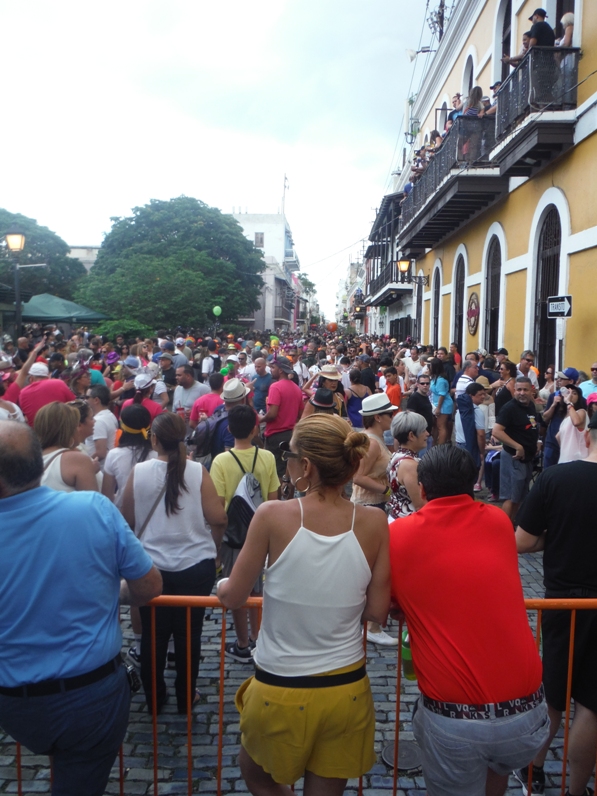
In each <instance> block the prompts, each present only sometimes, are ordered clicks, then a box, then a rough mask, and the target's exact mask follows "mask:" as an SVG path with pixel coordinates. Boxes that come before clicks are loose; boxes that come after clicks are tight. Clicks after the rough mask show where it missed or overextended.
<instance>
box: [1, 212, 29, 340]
mask: <svg viewBox="0 0 597 796" xmlns="http://www.w3.org/2000/svg"><path fill="white" fill-rule="evenodd" d="M4 239H5V240H6V246H7V247H8V250H9V252H10V253H11V254H12V255H13V257H12V267H13V269H14V281H15V337H16V339H17V340H18V338H19V337H20V336H21V325H22V319H21V282H20V275H19V264H18V262H17V259H16V256H15V255H16V254H17V253H18V252H22V251H23V249H24V248H25V234H24V232H23V230H22V229H21V228H20V227H17V226H11V227H10V229H8V230H7V231H6V232H5V234H4Z"/></svg>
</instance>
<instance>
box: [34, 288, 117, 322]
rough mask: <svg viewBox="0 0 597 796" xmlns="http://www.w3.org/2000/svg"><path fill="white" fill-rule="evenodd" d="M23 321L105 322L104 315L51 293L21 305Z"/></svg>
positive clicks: (41, 294) (105, 317)
mask: <svg viewBox="0 0 597 796" xmlns="http://www.w3.org/2000/svg"><path fill="white" fill-rule="evenodd" d="M22 314H23V320H24V321H65V322H70V323H83V322H85V321H105V320H106V319H107V316H106V315H102V313H101V312H96V311H95V310H90V309H89V308H88V307H83V305H82V304H76V303H75V302H74V301H67V299H63V298H59V297H58V296H52V294H51V293H40V294H39V295H38V296H33V298H32V299H31V301H28V302H27V303H26V304H23V313H22Z"/></svg>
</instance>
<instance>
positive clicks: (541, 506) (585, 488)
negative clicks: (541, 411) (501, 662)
mask: <svg viewBox="0 0 597 796" xmlns="http://www.w3.org/2000/svg"><path fill="white" fill-rule="evenodd" d="M584 437H585V444H586V446H587V448H588V456H587V458H586V459H583V460H582V461H575V462H569V463H568V464H562V465H559V466H558V467H550V468H549V469H548V470H544V471H543V473H541V475H540V476H539V478H538V479H537V481H536V483H535V485H534V486H533V488H532V490H531V491H530V492H529V495H528V497H527V499H526V500H525V502H524V503H523V505H522V507H521V509H520V512H519V514H518V518H517V519H518V527H517V529H516V546H517V548H518V552H519V553H535V552H538V551H540V550H543V551H544V553H543V574H544V584H545V597H546V598H555V599H569V598H578V597H581V598H597V569H596V568H595V561H597V535H596V534H595V533H594V527H595V499H594V495H595V490H596V489H597V415H594V416H593V417H592V419H591V421H590V423H589V425H588V428H587V430H586V431H585V432H584ZM541 630H542V639H543V682H544V685H545V696H546V699H547V705H548V710H549V718H550V722H551V727H550V735H549V739H548V740H547V742H546V743H545V745H544V747H543V749H542V750H541V751H540V752H539V753H538V754H537V756H536V757H535V758H534V760H533V790H532V792H533V793H543V792H544V789H545V773H544V771H543V764H544V762H545V757H546V755H547V751H548V749H549V746H550V744H551V742H552V741H553V739H554V737H555V735H556V732H557V731H558V728H559V726H560V723H561V720H562V713H563V711H564V710H565V709H566V684H567V673H568V649H569V641H570V612H569V611H543V614H542V617H541ZM573 660H574V666H573V674H572V694H571V695H572V699H573V700H574V719H573V721H572V726H571V728H570V740H569V746H568V759H569V763H570V782H569V790H568V792H567V793H568V795H569V796H580V794H583V796H584V795H585V794H586V795H587V796H589V794H591V795H592V793H593V791H592V790H591V789H590V788H588V787H587V783H588V782H589V779H590V777H591V774H592V771H593V767H594V765H595V746H597V680H596V679H595V672H596V671H597V611H586V610H583V611H578V612H577V614H576V632H575V637H574V659H573ZM515 776H516V777H517V778H518V779H519V780H520V781H521V782H522V785H523V790H524V792H526V788H527V782H528V769H522V770H521V771H517V772H516V774H515Z"/></svg>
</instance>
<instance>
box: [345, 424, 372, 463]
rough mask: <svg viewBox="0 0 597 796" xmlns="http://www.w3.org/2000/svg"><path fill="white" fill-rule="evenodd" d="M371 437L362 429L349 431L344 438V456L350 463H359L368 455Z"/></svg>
mask: <svg viewBox="0 0 597 796" xmlns="http://www.w3.org/2000/svg"><path fill="white" fill-rule="evenodd" d="M368 450H369V437H368V436H367V435H366V434H363V432H362V431H349V432H348V435H347V437H346V439H345V440H344V456H345V458H346V460H347V461H348V462H350V464H358V463H359V462H360V461H361V459H362V458H363V457H364V456H366V455H367V451H368Z"/></svg>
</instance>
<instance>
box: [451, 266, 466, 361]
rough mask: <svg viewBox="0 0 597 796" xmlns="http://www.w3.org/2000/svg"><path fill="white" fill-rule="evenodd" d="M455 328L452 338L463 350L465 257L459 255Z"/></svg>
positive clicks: (461, 350)
mask: <svg viewBox="0 0 597 796" xmlns="http://www.w3.org/2000/svg"><path fill="white" fill-rule="evenodd" d="M452 301H453V302H454V329H453V330H452V340H453V341H454V342H455V343H456V344H457V345H458V350H459V351H460V352H461V353H462V352H463V348H462V345H463V342H464V340H463V332H462V328H463V326H464V257H463V256H462V254H460V255H458V259H457V260H456V274H455V277H454V294H453V296H452Z"/></svg>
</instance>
